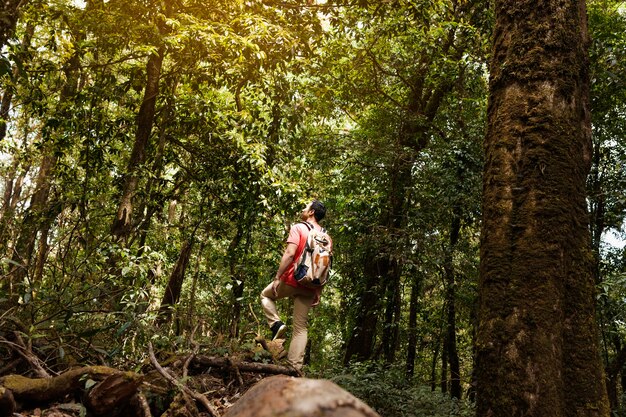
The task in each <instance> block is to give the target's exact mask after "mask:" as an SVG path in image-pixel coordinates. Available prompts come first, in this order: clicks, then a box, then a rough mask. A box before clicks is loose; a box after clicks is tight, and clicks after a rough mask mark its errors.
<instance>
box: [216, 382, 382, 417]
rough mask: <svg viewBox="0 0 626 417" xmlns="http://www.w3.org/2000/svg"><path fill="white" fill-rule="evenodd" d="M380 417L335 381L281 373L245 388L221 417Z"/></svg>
mask: <svg viewBox="0 0 626 417" xmlns="http://www.w3.org/2000/svg"><path fill="white" fill-rule="evenodd" d="M248 416H255V417H279V416H280V417H380V415H379V414H378V413H376V412H375V411H374V410H372V409H371V408H370V407H369V406H368V405H367V404H365V403H364V402H363V401H361V400H359V399H358V398H356V397H355V396H353V395H352V394H350V393H349V392H348V391H345V390H344V389H343V388H341V387H339V386H338V385H336V384H335V383H333V382H331V381H328V380H323V379H307V378H293V377H287V376H283V375H278V376H272V377H269V378H265V379H263V380H262V381H260V382H259V383H258V384H256V385H255V386H254V387H252V388H251V389H250V390H248V391H247V392H246V393H245V394H244V395H243V396H242V397H241V398H240V399H239V400H238V401H237V402H236V403H235V404H234V405H233V406H232V407H231V408H230V409H229V410H228V411H227V412H226V414H224V417H248Z"/></svg>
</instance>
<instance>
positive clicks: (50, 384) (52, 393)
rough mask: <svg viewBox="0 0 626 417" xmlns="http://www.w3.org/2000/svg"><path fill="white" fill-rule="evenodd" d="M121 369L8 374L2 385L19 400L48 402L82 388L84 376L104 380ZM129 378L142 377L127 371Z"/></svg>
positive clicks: (95, 368)
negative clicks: (30, 375) (50, 374)
mask: <svg viewBox="0 0 626 417" xmlns="http://www.w3.org/2000/svg"><path fill="white" fill-rule="evenodd" d="M119 373H121V371H119V370H118V369H114V368H109V367H106V366H85V367H82V368H76V369H70V370H69V371H67V372H64V373H62V374H61V375H59V376H55V377H52V378H27V377H25V376H22V375H7V376H4V377H1V378H0V386H2V387H4V388H6V389H8V390H10V391H11V392H12V393H13V396H14V397H15V399H16V400H17V401H33V402H48V401H51V400H55V399H59V398H62V397H64V396H66V395H67V394H70V393H72V392H75V391H76V390H78V389H79V388H82V384H83V380H84V378H90V379H93V380H103V379H104V378H106V377H108V376H110V375H114V374H119ZM124 374H127V375H128V377H129V378H140V376H139V375H138V374H135V373H133V372H125V373H124Z"/></svg>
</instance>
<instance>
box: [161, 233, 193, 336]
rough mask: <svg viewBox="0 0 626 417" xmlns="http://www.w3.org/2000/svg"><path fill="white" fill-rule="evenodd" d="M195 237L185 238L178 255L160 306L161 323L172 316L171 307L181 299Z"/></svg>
mask: <svg viewBox="0 0 626 417" xmlns="http://www.w3.org/2000/svg"><path fill="white" fill-rule="evenodd" d="M193 239H194V238H193V236H191V237H190V238H189V239H187V240H185V241H184V242H183V246H182V248H181V249H180V255H178V260H177V261H176V265H175V266H174V270H173V271H172V274H171V275H170V279H169V281H168V283H167V287H165V294H163V299H162V300H161V305H160V307H159V316H158V320H157V322H158V323H159V324H162V323H165V322H166V321H167V320H168V319H169V318H170V317H171V316H172V310H171V309H172V307H173V306H175V305H176V303H178V300H179V299H180V292H181V289H182V287H183V281H184V280H185V271H186V270H187V265H189V259H190V258H191V249H192V248H193Z"/></svg>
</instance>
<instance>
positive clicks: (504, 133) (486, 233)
mask: <svg viewBox="0 0 626 417" xmlns="http://www.w3.org/2000/svg"><path fill="white" fill-rule="evenodd" d="M495 13H496V26H495V32H494V38H493V39H494V49H493V54H492V56H493V58H492V62H491V67H490V70H491V71H490V73H491V78H490V102H489V107H488V130H487V136H486V138H485V141H484V148H485V155H486V158H485V160H486V162H485V168H484V175H483V210H482V214H483V218H482V237H481V266H480V273H481V277H480V300H481V306H480V311H479V329H478V336H477V415H479V416H493V417H499V416H502V417H504V416H506V417H517V416H551V417H570V416H571V417H574V416H576V417H578V416H586V417H592V416H593V417H595V416H602V417H606V416H608V415H609V404H608V400H607V394H606V387H605V383H604V375H603V372H602V365H601V362H600V357H599V348H598V340H597V328H596V323H595V307H594V284H595V283H594V277H593V270H592V268H593V265H592V258H593V256H592V251H591V247H590V236H589V229H588V227H587V226H588V215H587V207H586V200H585V198H586V193H585V178H586V175H587V173H588V171H589V165H590V159H591V140H590V122H589V110H588V108H589V104H588V87H589V82H588V60H587V52H586V48H587V45H588V35H587V31H586V25H587V22H586V11H585V4H584V1H582V0H579V1H571V2H563V1H557V0H547V1H542V2H520V1H517V0H499V1H496V3H495Z"/></svg>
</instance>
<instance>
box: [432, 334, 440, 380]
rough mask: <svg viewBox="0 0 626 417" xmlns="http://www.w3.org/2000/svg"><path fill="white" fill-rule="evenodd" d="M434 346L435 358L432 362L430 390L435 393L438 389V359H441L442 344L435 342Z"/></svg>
mask: <svg viewBox="0 0 626 417" xmlns="http://www.w3.org/2000/svg"><path fill="white" fill-rule="evenodd" d="M433 345H434V346H433V358H432V360H431V362H430V390H431V391H433V392H434V391H435V390H436V389H437V362H438V361H437V359H439V347H440V344H439V343H437V342H433Z"/></svg>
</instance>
